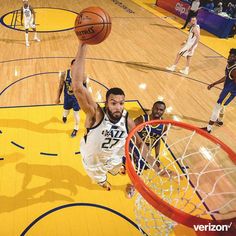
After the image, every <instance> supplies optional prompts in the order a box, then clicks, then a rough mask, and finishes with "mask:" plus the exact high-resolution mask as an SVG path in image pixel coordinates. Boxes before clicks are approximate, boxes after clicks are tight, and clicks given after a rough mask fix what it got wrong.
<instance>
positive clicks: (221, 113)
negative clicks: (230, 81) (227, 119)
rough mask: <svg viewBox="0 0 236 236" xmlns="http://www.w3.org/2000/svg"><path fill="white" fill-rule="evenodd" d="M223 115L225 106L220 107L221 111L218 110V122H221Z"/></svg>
mask: <svg viewBox="0 0 236 236" xmlns="http://www.w3.org/2000/svg"><path fill="white" fill-rule="evenodd" d="M224 114H225V106H222V107H221V110H220V114H219V117H218V121H222V120H223V118H224Z"/></svg>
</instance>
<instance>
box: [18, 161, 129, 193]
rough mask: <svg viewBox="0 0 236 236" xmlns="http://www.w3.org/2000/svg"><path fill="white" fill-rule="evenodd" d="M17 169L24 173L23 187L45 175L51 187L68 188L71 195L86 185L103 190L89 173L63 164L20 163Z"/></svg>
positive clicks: (117, 187)
mask: <svg viewBox="0 0 236 236" xmlns="http://www.w3.org/2000/svg"><path fill="white" fill-rule="evenodd" d="M16 170H17V171H18V172H20V173H22V174H23V175H24V177H23V182H22V189H26V188H27V186H28V185H29V184H30V182H31V180H32V179H33V178H38V177H43V178H45V179H47V182H46V183H45V185H46V186H47V187H49V188H50V189H64V190H68V193H69V194H70V195H76V194H79V192H78V187H84V188H86V189H89V190H102V191H103V189H102V188H101V187H100V186H98V184H95V183H92V181H91V179H90V178H89V177H88V176H87V175H82V174H81V173H80V172H79V171H77V170H76V169H74V168H72V167H69V166H62V165H54V166H48V165H35V164H27V163H19V164H17V165H16ZM123 188H125V186H123V185H118V186H112V189H116V190H121V191H122V189H123Z"/></svg>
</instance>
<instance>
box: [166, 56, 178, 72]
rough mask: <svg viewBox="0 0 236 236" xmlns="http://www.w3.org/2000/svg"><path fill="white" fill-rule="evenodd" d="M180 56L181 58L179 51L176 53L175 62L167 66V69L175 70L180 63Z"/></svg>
mask: <svg viewBox="0 0 236 236" xmlns="http://www.w3.org/2000/svg"><path fill="white" fill-rule="evenodd" d="M180 58H181V54H180V53H178V54H177V55H176V58H175V61H174V64H173V65H171V66H167V67H166V69H167V70H169V71H175V69H176V65H177V64H178V62H179V60H180Z"/></svg>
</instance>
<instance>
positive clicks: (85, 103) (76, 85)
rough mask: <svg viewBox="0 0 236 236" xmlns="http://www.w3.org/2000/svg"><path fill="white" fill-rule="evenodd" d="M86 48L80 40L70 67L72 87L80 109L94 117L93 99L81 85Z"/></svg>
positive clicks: (95, 105) (94, 105)
mask: <svg viewBox="0 0 236 236" xmlns="http://www.w3.org/2000/svg"><path fill="white" fill-rule="evenodd" d="M86 50H87V45H86V44H83V43H81V42H80V43H79V48H78V52H77V54H76V58H75V62H74V64H73V66H72V69H71V72H72V89H73V92H74V95H75V97H76V99H77V101H78V103H79V105H80V107H81V109H82V110H83V111H84V112H85V113H86V115H89V116H90V117H94V115H95V114H96V109H97V104H96V103H95V102H94V101H93V99H92V96H91V95H90V93H89V91H88V89H87V88H86V87H84V85H83V81H84V70H85V56H86Z"/></svg>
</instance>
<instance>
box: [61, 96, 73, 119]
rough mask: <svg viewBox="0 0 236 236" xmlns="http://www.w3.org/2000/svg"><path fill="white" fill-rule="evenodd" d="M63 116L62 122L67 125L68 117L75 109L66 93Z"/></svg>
mask: <svg viewBox="0 0 236 236" xmlns="http://www.w3.org/2000/svg"><path fill="white" fill-rule="evenodd" d="M63 108H64V110H63V115H62V121H63V122H64V123H66V121H67V116H68V115H69V113H70V109H72V108H73V101H72V99H71V98H70V96H69V95H67V94H66V93H64V105H63Z"/></svg>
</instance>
